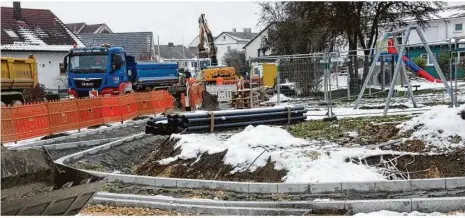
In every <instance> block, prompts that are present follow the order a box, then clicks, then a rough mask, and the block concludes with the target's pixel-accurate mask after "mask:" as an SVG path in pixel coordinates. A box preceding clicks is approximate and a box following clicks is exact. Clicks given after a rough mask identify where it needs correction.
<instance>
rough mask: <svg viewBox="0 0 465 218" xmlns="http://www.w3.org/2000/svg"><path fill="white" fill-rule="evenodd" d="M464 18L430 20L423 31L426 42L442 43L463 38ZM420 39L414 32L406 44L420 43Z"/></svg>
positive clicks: (464, 32) (464, 31)
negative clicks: (450, 39) (455, 38)
mask: <svg viewBox="0 0 465 218" xmlns="http://www.w3.org/2000/svg"><path fill="white" fill-rule="evenodd" d="M464 29H465V17H461V18H452V19H446V20H432V21H430V22H429V23H428V26H427V29H424V32H425V38H426V41H427V42H434V41H444V40H447V39H449V38H454V37H465V30H464ZM420 42H421V40H420V37H419V36H418V34H417V32H416V31H412V33H411V34H410V37H409V42H408V44H410V45H411V44H417V43H420Z"/></svg>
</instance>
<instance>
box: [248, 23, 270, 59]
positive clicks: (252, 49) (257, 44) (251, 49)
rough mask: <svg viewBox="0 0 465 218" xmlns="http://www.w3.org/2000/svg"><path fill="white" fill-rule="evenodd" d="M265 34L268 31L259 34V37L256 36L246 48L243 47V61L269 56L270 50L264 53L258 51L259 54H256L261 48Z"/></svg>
mask: <svg viewBox="0 0 465 218" xmlns="http://www.w3.org/2000/svg"><path fill="white" fill-rule="evenodd" d="M267 32H268V31H266V30H265V31H263V32H261V33H260V35H258V36H257V37H256V38H255V39H254V40H253V41H252V42H250V43H249V44H248V45H247V47H245V59H247V60H248V59H249V58H256V57H262V56H265V55H270V54H271V50H267V51H265V53H263V52H262V51H260V54H259V53H258V49H260V48H261V45H262V41H263V39H264V38H265V36H266V34H267Z"/></svg>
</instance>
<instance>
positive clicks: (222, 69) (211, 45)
mask: <svg viewBox="0 0 465 218" xmlns="http://www.w3.org/2000/svg"><path fill="white" fill-rule="evenodd" d="M199 28H200V34H199V39H200V40H199V45H198V49H199V58H209V59H210V62H211V64H210V66H209V67H207V68H206V69H203V70H201V72H200V80H201V81H202V82H204V83H207V84H216V82H217V78H218V77H221V78H222V79H223V81H224V83H234V82H236V81H237V76H236V69H235V68H234V67H226V66H218V59H217V57H216V52H217V50H216V45H215V42H214V38H213V35H212V32H211V31H210V28H209V27H208V24H207V20H206V19H205V14H201V15H200V17H199ZM205 40H206V42H207V45H208V51H207V50H206V48H205V46H204V44H205Z"/></svg>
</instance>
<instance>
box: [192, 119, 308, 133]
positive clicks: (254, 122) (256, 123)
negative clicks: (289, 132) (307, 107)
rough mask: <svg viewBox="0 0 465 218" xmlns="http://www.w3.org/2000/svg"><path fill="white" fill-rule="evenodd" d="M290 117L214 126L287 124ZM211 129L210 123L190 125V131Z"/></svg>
mask: <svg viewBox="0 0 465 218" xmlns="http://www.w3.org/2000/svg"><path fill="white" fill-rule="evenodd" d="M305 119H307V116H301V117H292V118H291V119H290V120H291V121H303V120H305ZM287 122H288V119H287V118H279V119H271V120H260V121H250V122H237V123H227V124H218V125H215V126H214V129H215V130H218V129H221V128H230V127H244V126H248V125H261V124H270V123H282V124H287ZM208 129H210V125H204V126H193V127H188V128H187V130H188V131H202V130H208Z"/></svg>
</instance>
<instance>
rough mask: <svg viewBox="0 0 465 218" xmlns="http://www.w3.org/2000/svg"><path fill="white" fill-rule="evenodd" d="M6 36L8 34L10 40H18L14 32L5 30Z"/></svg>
mask: <svg viewBox="0 0 465 218" xmlns="http://www.w3.org/2000/svg"><path fill="white" fill-rule="evenodd" d="M5 32H6V34H8V36H10V37H11V38H19V37H18V35H17V34H16V33H15V31H13V30H7V29H6V30H5Z"/></svg>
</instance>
